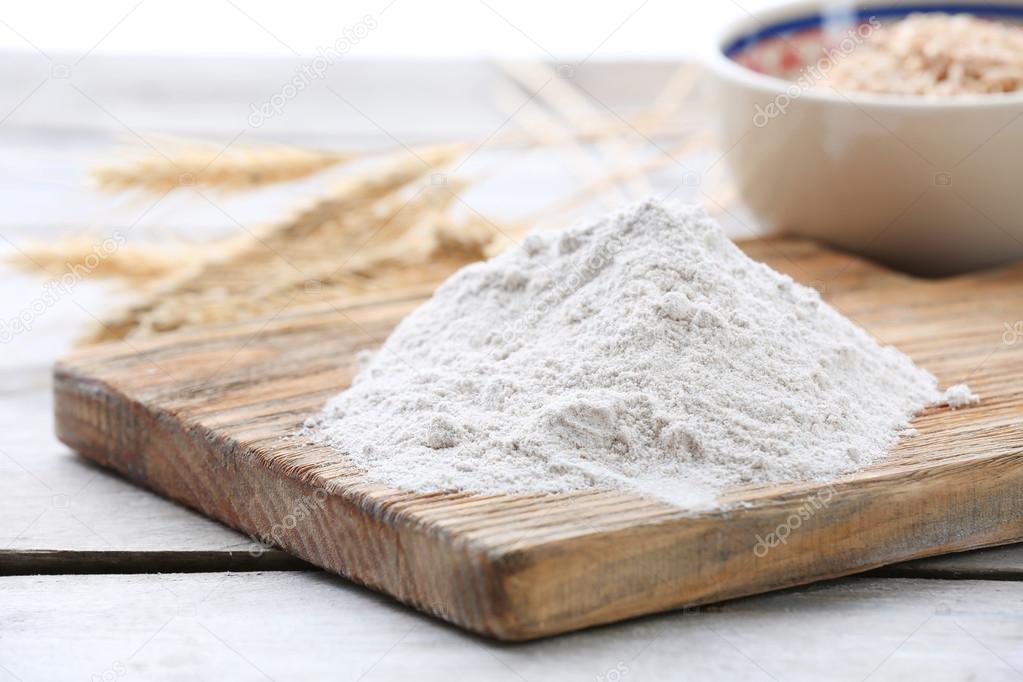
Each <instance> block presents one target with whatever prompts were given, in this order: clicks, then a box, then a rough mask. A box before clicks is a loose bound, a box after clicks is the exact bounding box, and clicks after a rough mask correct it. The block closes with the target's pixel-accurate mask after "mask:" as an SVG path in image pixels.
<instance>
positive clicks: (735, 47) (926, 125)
mask: <svg viewBox="0 0 1023 682" xmlns="http://www.w3.org/2000/svg"><path fill="white" fill-rule="evenodd" d="M828 4H829V3H826V2H799V3H794V4H789V5H785V6H782V7H778V8H776V9H772V10H769V11H765V12H762V13H760V14H758V15H755V16H751V17H748V18H747V19H745V20H743V21H740V22H738V23H736V24H734V25H732V26H729V27H727V29H726V30H725V31H723V32H722V33H721V34H720V35H719V36H718V37H717V39H716V44H715V46H714V49H713V50H712V54H710V55H709V59H708V66H709V68H708V71H709V72H710V74H711V76H712V79H713V81H714V85H715V90H716V93H715V94H716V98H717V106H718V110H717V118H718V121H719V125H720V132H721V135H722V138H723V139H722V142H723V149H727V150H728V151H727V153H726V157H725V158H726V159H727V162H728V163H729V164H730V166H731V170H732V173H733V175H734V177H735V181H736V184H737V187H738V190H739V193H740V196H741V197H742V199H743V200H744V201H745V202H746V204H747V205H748V206H749V207H750V209H751V210H752V211H753V213H754V214H755V215H756V217H757V218H758V219H759V220H761V221H762V222H763V223H764V225H765V226H766V227H768V228H771V229H775V230H780V231H785V232H789V233H794V234H799V235H804V236H808V237H813V238H817V239H821V240H823V241H826V242H829V243H831V244H834V245H836V246H839V247H841V248H844V249H846V250H849V251H853V252H855V253H859V254H861V255H864V256H867V257H869V258H872V259H875V260H878V261H880V262H882V263H886V264H888V265H891V266H893V267H896V268H898V269H902V270H905V271H908V272H912V273H915V274H924V275H947V274H954V273H960V272H964V271H967V270H973V269H979V268H984V267H989V266H994V265H999V264H1002V263H1006V262H1010V261H1015V260H1019V259H1023V93H1018V92H1017V93H1006V94H994V95H976V96H968V97H955V98H930V97H918V96H899V95H874V94H864V93H838V92H835V91H834V90H832V89H817V88H814V87H807V86H810V85H813V83H814V82H815V81H816V80H819V78H817V76H816V74H815V73H814V72H813V71H812V69H808V68H802V69H800V65H802V66H803V67H807V66H813V65H814V64H813V63H814V62H815V61H816V59H817V56H819V55H820V47H821V45H822V43H823V42H828V43H829V44H831V45H833V46H834V47H833V49H837V50H838V52H835V53H833V55H834V56H835V59H839V58H841V57H842V56H843V55H844V54H847V50H848V49H855V45H856V36H857V35H859V36H860V38H859V39H860V40H862V39H863V37H864V36H867V35H869V32H870V30H872V27H873V26H874V25H876V24H875V23H874V21H880V22H884V21H890V20H892V19H895V18H898V17H899V16H900V15H904V14H906V13H909V12H912V11H941V10H942V9H945V11H949V12H953V13H954V12H962V11H969V12H971V13H974V14H977V15H979V16H984V17H987V18H994V17H995V16H997V18H999V19H1000V20H1004V21H1013V22H1018V21H1023V2H1014V3H1005V4H994V3H985V2H969V1H960V2H956V3H951V2H949V3H941V2H928V3H926V4H922V3H919V2H915V3H914V2H891V1H888V2H871V1H870V0H867V1H866V2H858V3H843V7H844V9H845V10H846V11H845V12H842V13H840V14H836V13H835V10H834V9H831V10H825V8H826V7H827V6H828ZM833 4H834V3H832V5H833ZM850 8H852V9H850ZM822 22H823V26H824V28H823V29H821V27H822ZM864 22H866V23H864ZM825 36H827V37H825ZM842 41H845V42H842ZM740 62H742V63H740ZM784 76H788V78H786V77H784ZM792 77H797V78H799V77H802V81H801V82H798V81H793V80H791V78H792Z"/></svg>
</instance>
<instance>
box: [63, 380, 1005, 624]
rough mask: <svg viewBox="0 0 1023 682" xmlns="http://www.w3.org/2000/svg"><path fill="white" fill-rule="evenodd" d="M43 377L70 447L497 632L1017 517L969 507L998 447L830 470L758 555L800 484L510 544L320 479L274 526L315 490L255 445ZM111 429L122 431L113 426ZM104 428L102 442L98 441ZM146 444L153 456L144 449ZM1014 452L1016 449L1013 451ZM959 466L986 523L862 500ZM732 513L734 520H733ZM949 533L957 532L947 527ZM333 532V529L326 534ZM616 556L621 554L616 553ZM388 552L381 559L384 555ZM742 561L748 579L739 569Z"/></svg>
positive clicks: (946, 475)
mask: <svg viewBox="0 0 1023 682" xmlns="http://www.w3.org/2000/svg"><path fill="white" fill-rule="evenodd" d="M54 391H55V412H56V420H55V421H56V424H57V434H58V437H59V438H60V439H61V440H62V441H63V442H64V443H65V444H67V445H68V446H69V447H71V448H73V449H75V450H77V451H78V452H80V453H81V454H82V455H83V456H85V457H87V458H89V459H92V460H94V461H97V462H98V463H100V464H102V465H104V466H107V467H111V468H113V469H115V470H117V471H119V472H120V473H122V474H123V475H125V476H126V477H128V478H129V479H131V480H133V481H135V482H137V483H139V484H140V485H143V486H145V487H148V488H150V489H153V490H154V491H156V492H157V493H159V494H161V495H162V496H164V497H167V498H169V499H172V500H174V501H176V502H179V503H181V504H184V505H185V506H188V507H190V508H193V509H197V510H198V511H200V512H202V513H204V514H207V515H209V516H211V517H213V518H215V519H217V520H219V521H220V522H223V523H225V524H227V525H229V526H231V527H234V528H236V529H238V530H240V531H242V532H244V533H247V534H249V535H250V536H255V537H264V538H267V539H269V540H270V541H272V542H273V543H274V544H279V545H281V546H282V547H283V548H284V549H286V550H288V551H290V552H292V553H294V554H296V555H298V556H300V557H302V558H304V559H306V560H308V561H310V562H312V563H314V564H316V565H319V566H322V567H324V568H326V569H328V570H331V571H334V572H337V573H340V574H341V575H344V576H345V577H347V578H350V579H352V580H354V581H356V582H359V583H361V584H364V585H366V586H368V587H370V588H373V589H376V590H379V591H381V592H384V593H387V594H389V595H391V596H393V597H395V598H397V599H398V600H400V601H402V602H405V603H407V604H410V605H412V606H414V607H416V608H419V609H421V610H424V611H426V612H428V613H431V614H432V615H435V616H438V617H440V618H443V619H445V620H448V621H450V622H452V623H454V624H457V625H459V626H461V627H465V628H467V629H470V630H473V631H475V632H477V633H479V634H483V635H486V636H490V637H494V638H497V639H504V640H527V639H534V638H537V637H543V636H549V635H554V634H559V633H562V632H566V631H569V630H575V629H580V628H585V627H590V626H594V625H601V624H605V623H609V622H613V621H616V620H620V619H623V618H626V617H633V616H639V615H644V614H649V613H654V612H658V611H664V610H669V609H676V608H681V607H687V606H695V605H699V604H705V603H709V602H714V601H720V600H723V599H730V598H735V597H741V596H745V595H749V594H755V593H759V592H764V591H768V590H773V589H780V588H784V587H792V586H796V585H801V584H806V583H809V582H814V581H817V580H821V579H826V578H833V577H838V576H842V575H849V574H853V573H857V572H860V571H864V570H869V569H871V568H875V567H877V566H881V565H885V564H888V563H893V562H896V561H902V560H907V559H915V558H920V557H924V556H930V555H933V554H941V553H945V552H949V551H961V550H966V549H971V548H975V547H981V546H990V545H995V544H1003V543H1008V542H1012V541H1014V540H1017V539H1023V519H1020V518H1009V517H1008V516H1007V517H1006V518H1004V519H1001V520H996V521H993V519H997V514H996V515H994V516H992V514H991V510H984V509H982V508H981V507H982V504H981V503H980V500H984V499H991V498H992V497H993V498H997V499H1000V500H1004V499H1005V495H1006V494H1011V492H1012V491H1013V490H1018V491H1023V462H1008V465H1010V466H1007V467H1006V470H1005V471H989V470H987V469H986V467H987V466H988V465H991V466H999V465H1006V464H1007V463H1006V461H1005V460H1006V459H1007V458H1006V457H1004V456H1003V457H999V458H992V459H990V460H982V461H981V462H979V463H975V464H974V465H972V466H971V467H964V466H962V465H961V464H959V465H954V464H953V465H949V466H947V467H944V468H938V469H934V468H932V469H927V470H926V471H924V472H920V473H917V472H914V471H912V470H910V471H896V472H891V473H890V474H889V475H885V476H881V477H877V478H875V479H874V480H871V481H866V482H860V485H859V487H858V488H854V489H853V488H851V489H849V490H850V491H849V492H848V493H846V492H844V490H845V489H846V486H845V485H844V484H841V483H839V484H838V486H839V494H838V498H837V499H836V500H835V501H833V502H831V501H829V504H828V505H826V506H825V507H824V511H823V512H820V511H819V510H816V511H815V512H814V513H813V514H810V515H809V518H808V519H807V521H808V523H809V525H808V526H807V527H806V529H805V530H804V531H801V532H800V533H797V534H796V535H795V537H794V538H793V539H792V540H790V541H786V542H784V543H781V544H779V545H777V546H775V547H773V548H771V551H770V552H769V554H768V555H773V560H772V561H770V562H768V563H766V564H762V565H761V566H760V567H759V568H758V567H757V566H756V563H757V561H752V560H751V557H753V555H754V554H755V547H756V544H755V543H754V539H755V538H757V537H761V536H763V535H766V534H767V533H770V532H771V529H775V530H777V529H779V528H781V527H782V526H783V525H785V524H786V523H788V524H789V525H792V523H794V522H793V521H792V519H793V518H794V516H793V514H796V515H798V514H799V512H800V509H801V508H802V507H805V506H807V505H809V507H812V506H813V503H812V500H810V499H809V497H807V498H801V497H799V496H790V497H789V498H783V499H782V500H780V501H779V500H777V499H775V500H774V501H773V502H772V504H767V505H758V506H755V507H752V508H749V509H742V508H739V509H732V510H729V511H728V512H726V514H727V516H728V517H729V522H728V524H727V527H728V528H730V529H731V530H730V532H728V533H723V532H721V528H722V524H721V521H720V518H718V517H708V518H703V519H701V518H699V517H696V518H675V519H671V518H667V519H663V520H660V521H653V522H650V523H645V524H642V523H641V524H635V525H632V526H630V527H627V528H623V529H617V530H615V529H611V530H603V531H600V532H593V533H581V534H580V535H579V536H577V537H573V538H568V539H559V540H557V541H552V542H547V543H544V542H540V543H534V544H531V545H529V546H528V547H525V548H523V547H521V546H519V545H517V544H516V543H515V542H507V543H506V544H504V545H502V544H500V543H496V544H495V543H492V542H491V543H487V542H481V541H476V540H474V539H472V538H458V537H457V536H456V535H454V534H452V533H447V532H444V531H443V529H442V528H439V527H437V526H430V525H429V524H424V523H421V522H417V521H416V519H415V516H414V515H410V514H407V513H403V512H402V511H400V510H398V511H393V512H392V511H389V510H387V509H385V508H381V506H380V504H379V500H374V499H372V498H371V497H368V496H366V497H363V496H360V495H359V494H354V495H353V494H352V493H350V492H343V493H340V494H339V493H336V492H331V493H329V494H327V495H326V496H325V498H324V500H323V506H322V507H321V508H319V509H316V508H315V506H314V508H312V509H307V510H306V512H307V513H308V517H307V518H308V523H309V524H313V525H305V522H303V523H302V524H296V525H295V526H294V527H293V528H291V529H288V530H287V532H283V533H274V532H273V528H274V527H275V525H280V524H279V523H277V522H279V521H280V519H281V518H286V517H287V516H288V515H294V514H293V512H294V511H295V509H297V508H299V507H298V506H296V505H300V504H301V501H302V500H309V499H316V491H315V489H314V488H313V486H311V484H309V483H308V482H303V481H299V480H297V479H295V478H290V477H287V476H285V475H284V474H283V473H282V472H281V471H275V470H274V469H272V468H271V467H269V466H267V465H266V463H265V462H262V461H261V466H258V467H246V466H244V464H245V463H246V462H247V461H251V460H253V459H257V458H255V457H254V455H253V453H251V452H244V451H242V450H243V446H242V445H241V444H238V443H234V444H233V445H231V446H230V447H225V439H224V438H223V437H220V436H217V435H216V434H214V433H212V432H211V431H210V430H209V429H207V428H206V427H204V426H202V425H201V424H189V423H186V422H182V421H180V420H176V419H174V418H173V417H174V416H173V415H170V414H168V413H162V412H161V411H160V410H154V409H152V408H150V407H147V406H145V405H143V404H142V403H141V402H139V401H137V400H135V399H133V398H132V397H131V396H128V395H126V394H125V393H124V392H122V391H120V390H118V389H117V388H116V387H114V386H111V385H110V384H108V383H107V382H105V381H104V380H103V379H101V378H98V377H94V376H90V375H88V374H80V373H78V370H77V369H76V368H75V366H74V364H73V363H70V364H69V363H60V364H58V365H57V367H56V368H55V376H54ZM125 434H133V436H134V437H133V438H127V439H126V438H124V437H123V436H124V435H125ZM142 434H145V435H144V436H142ZM110 443H113V444H114V445H115V447H114V448H111V447H109V444H110ZM104 444H107V445H104ZM157 451H159V453H160V454H159V456H158V457H155V458H153V457H152V455H153V454H154V452H157ZM1017 457H1018V458H1019V459H1021V460H1023V454H1018V455H1017ZM184 461H188V462H189V467H190V471H191V474H190V475H184V476H183V475H182V472H181V471H180V470H176V469H174V468H172V467H168V466H167V465H168V463H172V462H179V463H180V462H184ZM240 464H241V465H242V466H239V465H240ZM971 473H972V477H971ZM196 475H198V476H204V477H206V476H208V477H209V478H210V480H211V481H212V482H213V483H214V484H217V485H227V486H233V488H232V492H233V494H232V495H231V496H230V497H231V499H234V500H236V501H237V503H233V504H231V505H230V508H224V507H217V506H215V504H214V502H212V501H207V502H204V501H203V499H202V496H201V488H202V486H201V485H197V486H195V487H194V489H193V487H192V486H191V483H195V480H194V477H195V476H196ZM964 477H965V478H972V480H973V481H974V484H975V485H981V486H984V485H987V486H989V487H990V486H992V485H995V484H997V486H996V487H997V488H998V489H999V490H1000V491H1001V492H1000V493H999V494H998V495H991V494H990V493H991V491H990V490H988V491H987V494H973V495H969V496H967V497H968V498H969V499H973V500H974V502H975V507H976V508H975V509H973V510H972V511H971V510H970V509H969V508H968V505H967V507H964V508H963V510H964V513H966V515H967V516H968V517H971V518H972V517H976V518H984V519H987V520H988V522H989V523H988V525H989V526H990V525H991V523H994V526H995V527H994V528H990V527H989V528H987V529H984V528H981V527H978V528H976V529H974V530H973V531H971V532H968V533H963V532H961V531H962V528H961V525H958V524H957V522H953V521H952V520H951V519H949V518H945V519H940V518H928V517H927V515H926V513H924V512H922V511H921V516H920V517H919V518H917V517H914V518H912V519H911V518H908V517H906V516H905V515H895V516H894V517H892V515H891V514H887V513H885V511H884V510H883V509H881V510H878V509H872V510H870V509H867V508H868V507H870V505H871V503H873V504H879V503H881V502H883V501H884V499H885V498H884V496H879V495H878V494H877V491H876V490H874V488H880V489H884V488H885V487H893V488H894V490H893V491H892V492H891V494H892V495H893V496H901V497H902V499H901V500H900V504H901V505H903V507H904V506H905V505H906V504H918V505H920V509H921V510H923V509H924V507H925V506H926V502H927V501H928V500H931V501H933V500H934V496H935V495H941V494H946V495H952V496H953V497H954V496H955V493H956V491H957V490H959V489H960V485H956V484H957V483H958V484H962V483H964V482H965V478H964ZM896 481H901V482H896ZM864 483H865V484H866V485H864ZM911 492H912V494H911ZM907 497H908V500H907ZM1015 497H1016V498H1017V499H1016V500H1015V503H1014V505H1015V506H1016V508H1019V507H1023V492H1020V493H1018V494H1017V495H1015ZM211 499H212V498H211ZM246 501H248V503H249V506H248V507H246V506H245V504H246ZM257 501H258V502H259V503H258V504H257ZM266 505H270V507H271V508H270V509H267V508H266ZM1014 505H1008V506H1009V507H1012V506H1014ZM932 506H935V505H932ZM936 506H937V508H944V507H945V505H942V504H938V505H936ZM950 506H951V507H952V508H955V506H956V505H955V504H951V505H950ZM960 506H962V505H960ZM809 507H807V508H809ZM892 508H894V505H893V507H892ZM320 512H322V513H320ZM843 519H844V521H843ZM856 519H858V521H854V520H856ZM275 520H276V521H275ZM943 521H944V523H943ZM836 522H844V523H847V524H851V526H849V527H847V528H846V531H845V535H844V536H842V537H843V539H844V541H845V543H846V544H848V545H849V547H848V548H846V550H845V552H846V553H845V554H842V555H840V556H841V557H842V560H841V561H838V562H836V561H832V562H831V563H830V564H827V565H823V566H816V567H806V570H802V571H798V572H794V571H793V565H792V562H793V561H797V560H799V559H803V560H805V559H806V557H808V556H815V555H817V554H818V552H816V551H815V549H816V548H819V546H820V543H822V542H827V543H828V544H829V545H830V546H831V552H832V553H834V545H835V538H834V537H833V535H834V524H835V523H836ZM886 523H887V524H891V523H894V525H893V526H890V527H888V530H887V532H884V533H880V532H879V530H878V529H883V528H886V527H887V526H886ZM914 523H915V524H916V525H917V526H918V527H919V526H920V525H922V526H924V527H925V528H929V529H930V530H931V532H935V530H936V529H938V534H937V536H932V537H931V539H929V540H922V541H918V542H917V543H916V544H915V545H912V546H903V547H902V548H901V549H895V550H892V551H890V552H887V553H883V552H881V553H879V552H876V551H870V549H871V548H870V547H866V546H861V547H859V549H858V550H857V546H858V545H862V544H863V543H861V542H860V540H859V537H860V533H863V532H865V528H869V529H870V531H871V532H874V533H875V534H879V536H880V535H883V537H884V539H885V542H883V543H880V546H887V545H885V543H891V542H894V541H895V540H896V539H899V538H902V539H903V540H905V538H907V537H911V536H912V534H911V532H910V531H911V530H912V526H913V525H914ZM326 524H330V527H329V528H328V529H327V530H326V531H324V532H321V533H320V535H322V536H324V537H325V538H326V539H325V541H324V542H323V543H322V544H323V545H325V546H327V547H326V548H325V547H322V546H320V544H321V543H315V542H314V543H310V542H309V537H310V536H311V535H316V534H317V533H310V532H308V531H309V528H311V527H317V526H321V525H326ZM801 525H802V522H800V526H801ZM816 525H820V526H821V527H820V528H815V527H814V526H816ZM740 526H741V527H742V528H743V529H742V531H741V532H740V531H739V530H737V529H738V528H739V527H740ZM268 528H269V529H270V530H267V529H268ZM941 528H944V533H943V534H942V532H941V531H940V529H941ZM300 531H301V532H300ZM957 534H958V536H959V537H958V539H957V538H955V537H954V536H955V535H957ZM825 536H826V537H825ZM332 537H333V538H335V539H338V540H340V541H339V542H337V543H335V544H334V545H331V543H330V542H329V539H330V538H332ZM358 543H365V544H366V545H367V547H368V548H369V549H368V550H366V551H360V550H359V549H358V548H356V547H354V546H353V545H356V544H358ZM744 552H745V554H743V553H744ZM753 558H756V557H753ZM832 558H834V557H833V556H832ZM630 559H635V561H634V562H631V565H629V564H630V562H629V560H630ZM705 559H706V561H705ZM388 564H393V567H392V568H390V569H389V568H388V567H387V565H388ZM729 565H730V566H731V571H730V574H731V577H730V578H728V577H726V578H725V579H724V580H722V579H721V577H720V571H721V569H722V566H725V567H726V568H727V567H728V566H729ZM650 566H666V567H667V571H666V574H665V575H664V576H656V575H653V574H652V573H651V571H650V568H649V567H650ZM708 566H710V567H713V570H711V571H710V572H709V574H707V575H704V574H703V573H702V572H701V569H702V568H706V567H708ZM715 571H716V573H717V574H714V573H715ZM743 575H745V576H750V575H752V576H755V579H754V580H753V582H750V580H749V579H746V580H743V579H742V578H741V576H743ZM783 576H786V577H783ZM793 576H794V577H793ZM651 578H653V580H652V581H651ZM609 585H610V586H611V587H610V588H609V587H608V586H609ZM617 585H627V586H629V588H628V591H627V593H624V594H613V591H614V589H615V586H617ZM556 597H557V598H556ZM554 606H558V608H553V607H554Z"/></svg>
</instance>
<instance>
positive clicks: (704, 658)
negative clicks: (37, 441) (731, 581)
mask: <svg viewBox="0 0 1023 682" xmlns="http://www.w3.org/2000/svg"><path fill="white" fill-rule="evenodd" d="M1021 603H1023V583H1012V582H991V583H987V582H977V581H965V580H964V581H944V580H942V581H933V580H899V579H894V580H876V579H862V578H851V579H843V580H839V581H835V582H829V583H826V584H821V585H814V586H811V587H804V588H798V589H793V590H788V591H784V592H779V593H773V594H769V595H763V596H759V597H752V598H747V599H741V600H736V601H732V602H726V603H724V604H720V605H715V606H711V607H705V608H703V609H700V610H695V611H694V610H689V611H685V612H674V613H667V614H662V615H658V616H654V617H649V618H644V619H641V620H637V621H633V622H629V623H622V624H620V625H617V626H615V627H611V628H595V629H592V630H588V631H586V632H580V633H575V634H571V635H566V636H563V637H557V638H553V639H546V640H541V641H538V642H531V643H528V644H516V645H507V644H501V643H497V642H490V641H486V640H481V639H479V638H476V637H472V636H471V635H467V634H465V633H462V632H460V631H458V630H456V629H454V628H444V627H433V624H432V623H428V622H424V619H423V618H422V617H420V616H419V615H418V614H416V613H414V612H411V611H410V610H408V609H405V608H402V607H401V606H399V605H398V604H395V603H393V602H390V600H386V599H382V598H380V597H379V596H377V595H375V594H373V593H371V592H368V591H366V590H363V589H360V588H359V587H357V586H354V585H351V584H350V583H346V582H344V581H342V580H339V579H337V578H335V577H332V576H330V575H328V574H324V573H290V572H276V573H246V574H227V573H209V574H191V575H174V574H170V575H132V576H102V575H100V576H44V577H31V576H21V577H15V578H0V636H2V639H0V680H7V679H11V680H16V679H20V680H24V681H25V682H29V681H30V680H46V681H47V682H60V681H62V680H81V679H94V678H95V679H124V680H129V679H135V678H141V679H154V678H159V679H187V680H222V679H231V680H259V681H260V682H265V680H267V679H272V680H281V681H283V680H298V679H332V680H346V681H350V682H355V681H356V680H361V681H362V682H375V681H378V680H417V681H422V680H442V681H444V682H448V681H450V680H472V681H476V680H495V681H496V682H504V681H508V682H523V680H526V681H530V682H532V681H535V680H559V681H563V682H572V681H576V680H578V681H583V682H593V680H607V681H611V680H619V681H620V682H628V681H629V680H756V681H757V682H770V681H771V680H785V681H786V682H801V681H804V680H805V681H813V682H817V681H818V680H848V681H849V682H862V681H863V680H864V679H869V680H870V681H871V682H884V681H886V680H892V681H899V682H901V681H902V680H907V679H908V680H913V679H926V680H941V681H945V680H948V681H953V680H954V681H956V682H960V681H965V680H985V681H987V680H1018V679H1019V672H1020V671H1023V622H1021V612H1020V604H1021ZM296 642H300V643H301V645H300V646H296ZM72 661H73V663H74V665H66V664H67V663H68V662H72ZM118 672H119V673H120V674H118ZM105 673H108V676H107V677H105V676H104V674H105Z"/></svg>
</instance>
